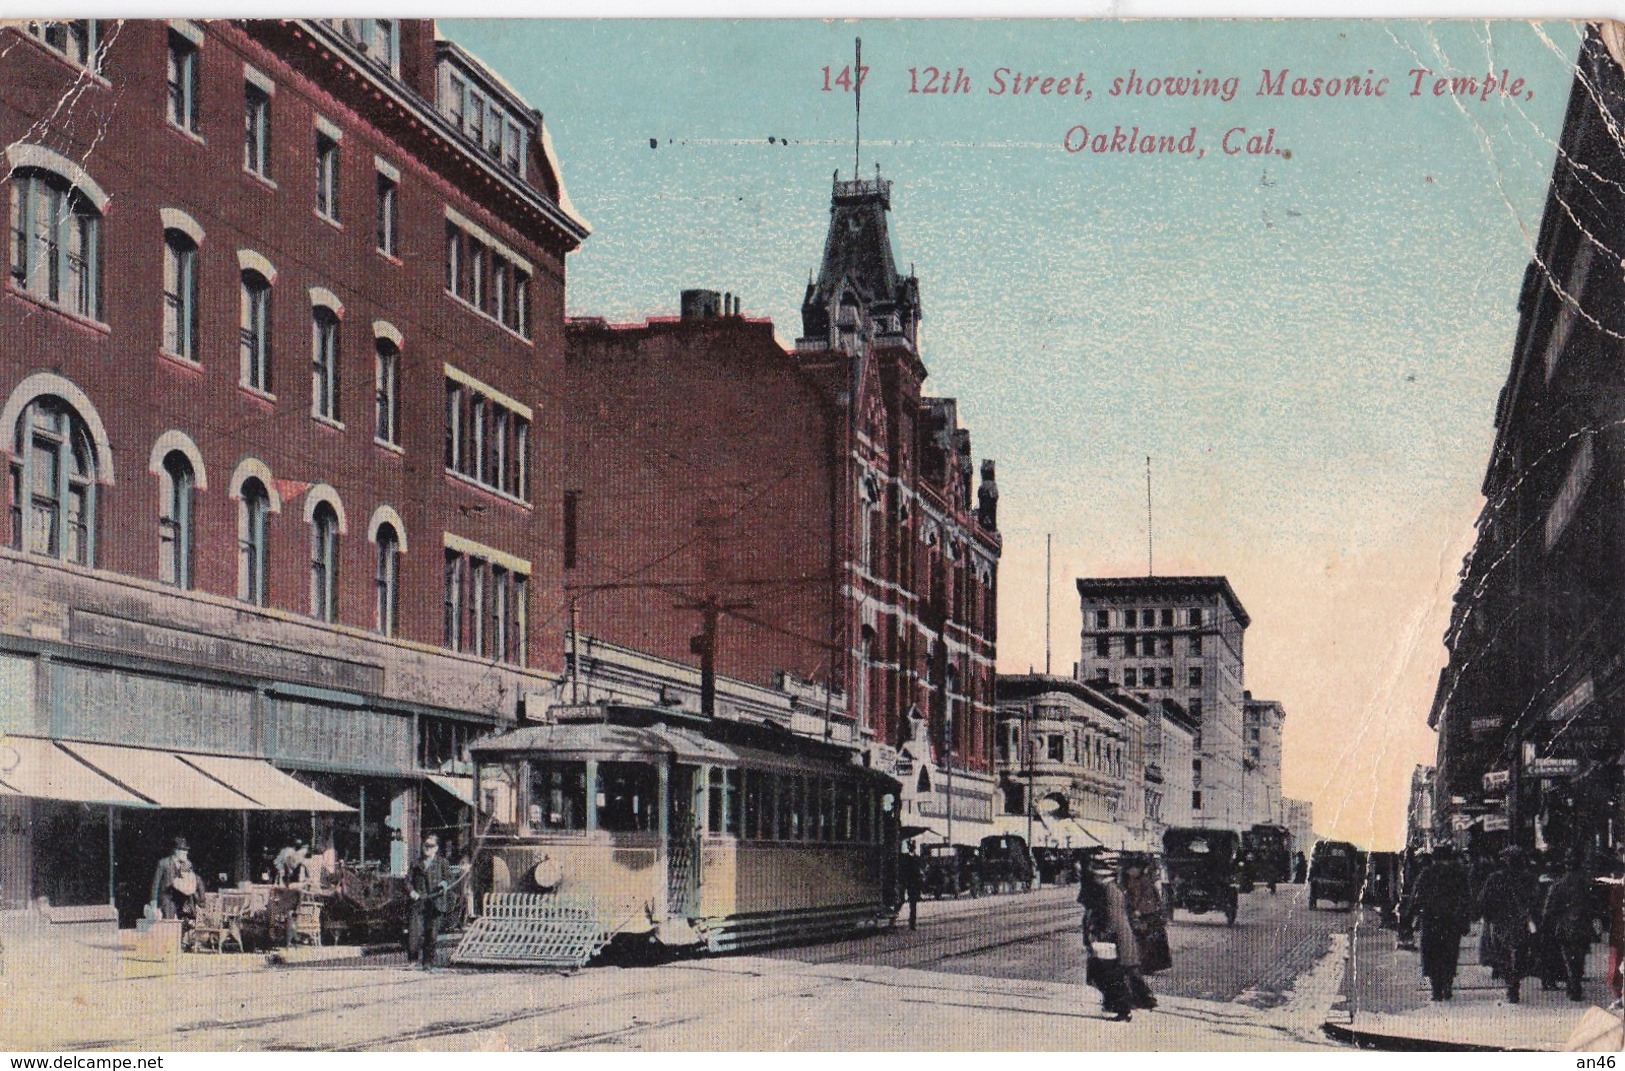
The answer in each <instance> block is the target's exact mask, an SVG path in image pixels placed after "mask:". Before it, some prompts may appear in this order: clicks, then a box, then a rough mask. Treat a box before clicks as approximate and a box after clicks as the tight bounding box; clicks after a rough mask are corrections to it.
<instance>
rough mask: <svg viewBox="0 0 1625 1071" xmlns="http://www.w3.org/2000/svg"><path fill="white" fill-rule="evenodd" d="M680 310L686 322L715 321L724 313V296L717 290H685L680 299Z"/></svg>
mask: <svg viewBox="0 0 1625 1071" xmlns="http://www.w3.org/2000/svg"><path fill="white" fill-rule="evenodd" d="M678 310H679V314H680V315H681V317H682V318H683V319H684V320H685V321H686V320H714V319H716V318H717V317H718V316H719V315H721V312H722V295H720V294H718V293H717V292H716V291H715V290H684V291H683V292H682V294H681V295H679V297H678Z"/></svg>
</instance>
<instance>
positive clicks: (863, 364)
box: [564, 179, 1001, 839]
mask: <svg viewBox="0 0 1625 1071" xmlns="http://www.w3.org/2000/svg"><path fill="white" fill-rule="evenodd" d="M890 206H891V183H889V182H887V181H884V180H881V179H875V180H863V181H846V182H843V181H840V180H839V179H837V181H836V182H835V186H834V194H833V198H832V203H831V208H830V228H829V234H828V238H827V239H826V243H825V248H824V253H823V257H822V260H821V262H820V264H819V267H818V269H817V271H816V273H815V275H814V278H813V281H812V282H811V283H810V284H809V286H808V289H807V293H806V295H805V299H804V302H803V306H802V335H801V337H800V338H799V339H798V340H797V342H796V345H795V347H794V349H793V350H791V351H789V352H786V351H785V350H784V349H783V348H782V347H780V346H779V345H778V344H777V343H776V342H775V341H774V335H773V329H772V325H771V324H770V323H768V322H766V321H761V320H753V319H749V318H746V317H744V316H741V315H740V314H739V311H738V308H737V305H736V303H735V302H734V301H733V300H732V299H731V298H726V297H721V296H719V295H716V294H712V293H709V292H706V291H691V292H687V293H685V295H684V299H683V303H682V308H681V310H680V312H681V315H680V316H679V317H677V318H675V319H671V318H665V319H660V318H656V319H650V320H648V321H645V322H642V323H638V324H624V325H610V324H607V323H605V322H603V321H602V320H597V319H581V320H572V321H571V323H570V325H569V328H568V330H567V350H568V357H567V379H566V391H565V397H566V398H567V400H568V405H569V409H570V411H569V414H568V416H567V421H566V422H567V425H568V429H567V439H568V442H567V446H566V450H565V471H566V475H565V532H564V547H565V559H566V565H567V567H566V572H565V583H566V588H567V592H568V594H569V595H570V596H571V597H572V598H573V599H574V600H575V605H576V607H577V612H578V614H579V624H580V629H581V631H582V633H584V634H585V635H588V636H592V637H595V638H602V639H603V640H606V641H609V642H610V643H613V644H618V645H623V646H626V647H630V648H634V649H639V650H643V651H646V652H648V653H649V654H651V655H655V656H657V657H659V658H663V659H669V660H673V661H676V662H679V663H688V664H696V665H697V664H699V663H700V662H701V661H702V660H703V656H704V653H705V651H706V650H707V648H708V646H709V647H710V650H711V651H712V653H713V656H714V663H715V670H716V672H718V673H722V674H725V675H727V676H730V677H734V678H737V679H738V680H740V681H744V682H748V683H754V684H759V685H765V686H769V687H775V688H792V689H803V690H804V689H805V688H807V687H808V686H815V687H817V688H821V689H823V691H822V693H821V694H822V695H823V696H824V701H825V703H826V706H827V708H828V715H827V717H826V718H825V719H824V723H823V727H824V732H825V733H826V735H829V736H832V737H835V738H838V739H850V740H852V741H853V743H854V744H855V746H858V747H860V748H862V749H863V750H865V751H866V752H867V753H868V758H869V761H871V762H872V763H874V764H876V765H878V766H881V767H883V768H885V769H887V770H889V771H896V772H897V773H898V774H899V775H900V776H902V777H903V778H904V780H905V783H906V785H907V789H906V793H905V809H904V820H905V822H911V821H914V820H918V822H920V823H923V824H934V825H941V826H943V829H944V832H946V820H947V816H948V812H947V803H946V801H947V799H948V798H949V797H948V789H947V780H948V779H949V777H950V776H952V777H953V778H956V779H957V780H956V781H955V784H954V789H953V793H952V795H953V798H954V799H955V801H956V802H955V804H954V808H955V809H954V812H953V813H954V820H955V821H957V822H964V823H976V824H978V826H979V828H984V829H985V828H986V823H988V822H989V821H990V820H991V817H992V789H993V760H992V747H993V736H994V670H993V664H994V644H995V630H996V626H995V619H996V607H997V586H996V577H997V571H998V559H999V553H1000V546H1001V544H1000V539H999V535H998V529H997V516H996V503H997V496H998V491H997V488H996V486H995V484H994V479H993V465H992V463H991V462H984V463H983V464H982V468H981V482H980V485H979V486H978V485H977V484H976V481H975V476H976V472H975V469H974V467H973V464H972V458H971V452H970V434H969V432H968V431H965V430H964V429H961V428H960V427H959V426H958V414H957V407H956V404H955V402H954V400H953V399H946V398H930V397H926V396H924V394H923V391H922V386H923V383H924V381H925V378H926V367H925V364H924V361H923V360H922V358H921V354H920V352H919V348H918V344H917V337H918V335H917V331H918V325H919V320H920V315H921V311H920V297H919V284H918V282H917V280H915V279H914V278H913V277H911V276H909V277H905V276H903V275H901V274H900V273H899V272H898V271H897V268H896V263H895V258H894V256H893V252H892V247H891V239H890V235H889V230H888V219H887V213H888V211H889V209H890ZM708 620H709V621H710V622H714V629H713V628H708V626H707V621H708ZM708 637H710V638H709V639H708ZM719 713H723V714H726V713H728V712H727V711H726V710H725V709H719ZM950 738H951V740H952V742H953V743H952V748H953V756H954V758H953V760H952V768H953V769H952V774H951V775H950V773H949V768H948V767H949V764H948V762H947V754H946V752H945V751H944V742H945V740H947V739H950ZM965 835H969V832H968V830H967V832H966V834H965ZM955 839H961V837H960V835H959V834H958V833H956V837H955Z"/></svg>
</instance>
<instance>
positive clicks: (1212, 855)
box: [1162, 827, 1243, 926]
mask: <svg viewBox="0 0 1625 1071" xmlns="http://www.w3.org/2000/svg"><path fill="white" fill-rule="evenodd" d="M1162 858H1163V867H1164V869H1165V871H1166V872H1167V876H1168V880H1167V885H1166V886H1165V888H1164V901H1165V903H1166V905H1167V911H1168V915H1169V917H1170V918H1172V917H1173V913H1174V910H1175V909H1176V908H1181V907H1182V908H1184V909H1185V910H1186V911H1189V912H1190V913H1191V914H1193V915H1204V914H1206V913H1207V912H1209V911H1222V912H1223V913H1224V918H1225V921H1226V922H1228V923H1229V924H1230V925H1232V926H1233V925H1235V922H1236V911H1237V909H1238V906H1239V903H1240V899H1239V894H1240V893H1241V890H1242V884H1243V882H1242V874H1241V834H1239V833H1236V832H1235V831H1233V830H1229V829H1182V828H1177V827H1176V828H1174V829H1170V830H1168V831H1167V832H1165V833H1163V835H1162Z"/></svg>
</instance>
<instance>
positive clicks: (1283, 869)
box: [1241, 823, 1292, 893]
mask: <svg viewBox="0 0 1625 1071" xmlns="http://www.w3.org/2000/svg"><path fill="white" fill-rule="evenodd" d="M1291 842H1292V834H1291V832H1290V831H1289V830H1288V829H1287V828H1286V826H1278V825H1266V824H1262V823H1261V824H1259V825H1255V826H1253V828H1251V829H1248V830H1243V831H1242V834H1241V851H1242V858H1243V859H1244V860H1245V869H1246V872H1247V878H1248V880H1249V881H1251V882H1253V883H1256V884H1258V885H1268V886H1269V890H1270V892H1272V893H1273V892H1274V891H1275V886H1276V885H1278V884H1284V883H1286V882H1288V881H1291V880H1292V852H1291V851H1290V845H1291Z"/></svg>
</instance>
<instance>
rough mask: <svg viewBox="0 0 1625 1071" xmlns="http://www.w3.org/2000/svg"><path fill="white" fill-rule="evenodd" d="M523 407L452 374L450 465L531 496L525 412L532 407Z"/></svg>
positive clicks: (523, 498)
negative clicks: (474, 386)
mask: <svg viewBox="0 0 1625 1071" xmlns="http://www.w3.org/2000/svg"><path fill="white" fill-rule="evenodd" d="M492 393H493V394H495V393H496V392H495V391H493V392H492ZM514 407H517V408H514ZM522 409H524V407H523V406H520V405H519V403H518V402H513V401H511V400H505V399H503V398H500V397H489V396H487V395H485V394H482V393H479V392H478V391H475V390H473V389H472V388H471V387H469V386H468V385H467V384H465V383H463V382H460V381H459V379H454V378H451V377H449V376H448V377H447V379H446V452H445V455H446V456H445V464H446V468H447V470H449V471H452V472H457V473H460V474H462V475H464V476H467V477H468V478H469V479H471V480H473V481H474V482H476V483H478V484H480V485H482V486H485V487H489V488H491V489H492V490H495V491H500V492H502V493H503V494H506V495H511V496H512V497H514V498H517V499H519V500H520V501H529V499H530V471H529V468H530V465H529V451H530V421H529V419H528V418H527V416H526V415H525V413H526V412H528V410H525V411H524V412H521V411H519V410H522Z"/></svg>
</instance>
